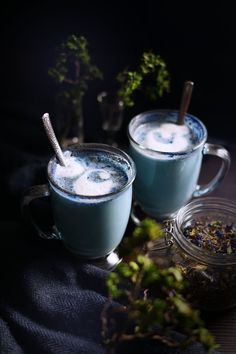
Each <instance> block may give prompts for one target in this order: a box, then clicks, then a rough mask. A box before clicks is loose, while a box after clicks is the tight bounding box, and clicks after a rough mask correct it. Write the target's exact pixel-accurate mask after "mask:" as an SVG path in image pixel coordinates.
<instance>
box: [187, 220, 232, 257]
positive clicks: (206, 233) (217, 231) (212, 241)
mask: <svg viewBox="0 0 236 354" xmlns="http://www.w3.org/2000/svg"><path fill="white" fill-rule="evenodd" d="M183 234H184V236H185V237H186V238H187V239H188V240H189V241H191V242H192V243H193V244H194V245H196V246H198V247H201V248H202V249H205V250H207V251H210V252H212V253H223V254H231V253H236V225H235V224H231V225H228V224H226V223H223V222H222V221H219V220H213V221H211V222H208V221H195V222H194V224H192V225H190V226H187V227H185V228H184V230H183Z"/></svg>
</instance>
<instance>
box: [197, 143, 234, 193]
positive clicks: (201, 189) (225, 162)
mask: <svg viewBox="0 0 236 354" xmlns="http://www.w3.org/2000/svg"><path fill="white" fill-rule="evenodd" d="M202 153H203V155H213V156H218V157H219V158H221V160H222V163H221V167H220V169H219V171H218V172H217V174H216V175H215V177H213V179H212V180H211V181H210V182H208V183H207V184H204V185H197V187H196V190H195V191H194V193H193V197H201V196H203V195H206V194H209V193H211V192H212V191H213V190H214V189H215V188H216V187H217V186H218V185H219V183H220V182H221V181H222V179H223V178H224V177H225V175H226V174H227V172H228V170H229V167H230V154H229V152H228V151H227V150H226V149H225V148H224V147H223V146H221V145H215V144H210V143H206V144H205V145H204V148H203V152H202Z"/></svg>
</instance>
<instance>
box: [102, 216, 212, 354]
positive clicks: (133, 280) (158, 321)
mask: <svg viewBox="0 0 236 354" xmlns="http://www.w3.org/2000/svg"><path fill="white" fill-rule="evenodd" d="M162 236H163V232H162V230H161V227H160V225H159V224H157V223H156V222H155V221H154V220H151V219H145V220H144V221H143V222H142V223H141V224H140V225H139V226H138V227H137V228H136V229H135V230H134V232H133V235H132V236H130V237H127V238H126V239H125V240H124V242H123V243H125V248H124V246H123V245H122V248H123V250H124V249H125V251H126V252H124V253H123V257H124V258H123V261H122V262H121V263H120V264H119V265H118V266H117V268H116V269H115V270H114V271H113V272H111V273H110V274H109V276H108V279H107V288H108V292H109V296H110V299H111V300H112V299H120V301H121V299H122V305H118V306H117V305H116V306H115V309H114V308H113V307H110V308H109V311H104V312H103V314H102V323H103V331H102V332H103V336H104V342H105V343H106V344H107V345H108V348H112V350H113V351H111V352H112V353H115V348H116V345H117V344H118V343H124V342H125V341H130V340H134V339H144V338H146V339H151V340H154V341H155V340H156V341H159V342H162V343H165V344H167V345H169V346H182V347H185V346H187V345H189V344H191V343H193V342H194V341H199V342H200V343H202V345H203V346H204V347H205V348H206V350H207V351H208V352H209V353H210V352H212V351H213V350H214V349H215V348H217V345H216V343H215V340H214V338H213V336H212V335H211V334H210V332H209V331H208V330H207V329H206V328H205V327H204V323H203V321H202V319H201V317H200V313H199V311H198V310H195V309H193V308H192V306H191V305H190V303H189V302H188V301H187V300H186V298H185V292H186V289H188V283H186V281H185V280H184V278H183V275H182V272H181V270H180V269H179V268H177V267H169V268H161V267H160V266H159V264H158V259H156V258H155V259H152V258H150V256H149V250H150V249H151V244H150V242H151V243H152V242H153V241H154V240H156V239H159V238H160V237H162ZM148 244H149V246H148ZM122 248H121V249H122ZM116 304H117V302H116ZM106 310H107V308H106ZM118 313H120V315H122V316H123V317H122V325H120V323H119V325H118V322H116V321H117V317H116V316H117V314H118ZM118 318H119V320H120V317H118ZM111 324H112V325H111ZM116 324H117V326H116ZM111 328H113V330H111ZM174 331H179V332H181V333H182V334H184V335H185V338H186V339H184V340H177V339H176V338H174V337H173V335H172V333H173V332H174Z"/></svg>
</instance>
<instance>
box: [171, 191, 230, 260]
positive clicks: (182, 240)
mask: <svg viewBox="0 0 236 354" xmlns="http://www.w3.org/2000/svg"><path fill="white" fill-rule="evenodd" d="M207 210H208V211H211V212H212V213H213V212H218V213H219V214H222V215H225V216H227V215H233V216H234V217H235V221H236V203H235V202H234V201H232V200H229V199H225V198H219V197H204V198H198V199H195V200H193V201H191V202H190V203H188V204H186V205H185V206H184V207H182V208H181V209H180V210H179V211H178V213H177V215H176V218H175V219H174V223H173V227H174V230H173V231H174V232H173V236H174V239H175V241H176V242H177V244H178V245H179V246H180V247H181V248H182V249H183V250H184V251H185V253H187V254H189V255H191V257H193V258H195V259H197V260H199V261H201V262H202V263H205V264H211V265H215V266H217V265H222V266H223V265H235V264H236V253H231V254H223V253H211V252H209V251H207V250H205V249H202V248H200V247H198V246H197V245H194V244H193V243H192V242H190V241H189V240H188V239H187V238H186V237H185V236H184V235H183V232H182V225H183V223H186V222H187V221H190V220H194V215H197V213H199V211H204V212H207Z"/></svg>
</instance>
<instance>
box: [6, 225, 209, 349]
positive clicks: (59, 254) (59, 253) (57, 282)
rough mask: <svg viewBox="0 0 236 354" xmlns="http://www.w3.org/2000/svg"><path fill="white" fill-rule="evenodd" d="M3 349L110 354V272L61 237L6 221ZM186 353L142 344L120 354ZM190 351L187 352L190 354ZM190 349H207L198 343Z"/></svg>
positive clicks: (129, 347)
mask: <svg viewBox="0 0 236 354" xmlns="http://www.w3.org/2000/svg"><path fill="white" fill-rule="evenodd" d="M0 227H1V238H2V239H5V241H4V243H3V245H4V247H1V260H0V277H1V278H0V279H1V291H0V353H1V354H23V353H24V354H44V353H45V354H49V353H50V354H72V353H73V354H77V353H86V354H93V353H94V354H95V353H96V354H100V353H101V354H105V353H106V350H105V348H104V346H103V344H102V338H101V311H102V309H103V306H104V304H105V302H106V301H107V297H106V287H105V279H106V276H107V272H106V271H104V270H101V269H100V268H98V267H96V266H94V265H92V264H86V263H82V262H80V261H79V260H78V259H77V258H76V257H74V256H73V255H71V254H70V253H69V252H68V251H66V250H65V249H64V247H63V245H62V244H61V243H60V242H59V241H47V240H41V239H39V238H37V237H36V236H34V235H32V234H31V232H27V231H26V230H25V229H24V227H23V225H21V224H20V223H18V222H16V223H9V222H5V223H1V225H0ZM131 352H132V353H134V352H135V353H153V354H155V353H162V354H163V353H170V354H172V353H173V354H174V353H175V354H177V353H182V351H180V350H178V349H171V348H168V347H166V346H164V345H160V344H155V345H154V344H153V343H150V342H144V341H143V342H141V343H140V342H137V343H132V344H128V345H125V346H124V345H122V346H120V347H119V350H118V353H131ZM184 353H185V352H184ZM186 353H189V354H190V353H191V354H201V353H204V351H203V350H202V348H201V346H199V345H195V346H193V347H191V348H190V349H188V350H187V351H186Z"/></svg>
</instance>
